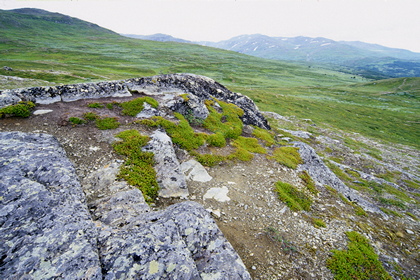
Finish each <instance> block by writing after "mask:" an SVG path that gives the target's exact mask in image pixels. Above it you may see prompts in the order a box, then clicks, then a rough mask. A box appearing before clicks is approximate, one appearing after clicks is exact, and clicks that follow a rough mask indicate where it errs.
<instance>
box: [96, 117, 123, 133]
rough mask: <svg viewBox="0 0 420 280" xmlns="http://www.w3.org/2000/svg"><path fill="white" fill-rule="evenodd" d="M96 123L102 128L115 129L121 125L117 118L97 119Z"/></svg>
mask: <svg viewBox="0 0 420 280" xmlns="http://www.w3.org/2000/svg"><path fill="white" fill-rule="evenodd" d="M95 123H96V127H97V128H98V129H101V130H106V129H115V128H118V127H119V126H120V123H119V122H118V121H117V119H116V118H102V119H96V121H95Z"/></svg>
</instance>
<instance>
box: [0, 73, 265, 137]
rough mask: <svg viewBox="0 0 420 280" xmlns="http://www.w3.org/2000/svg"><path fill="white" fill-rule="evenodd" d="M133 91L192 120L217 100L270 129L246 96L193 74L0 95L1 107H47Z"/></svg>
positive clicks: (202, 115) (203, 115)
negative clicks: (23, 104)
mask: <svg viewBox="0 0 420 280" xmlns="http://www.w3.org/2000/svg"><path fill="white" fill-rule="evenodd" d="M135 92H137V93H143V94H147V95H160V96H163V99H170V101H168V100H166V102H167V103H168V104H169V106H170V108H171V109H172V110H174V111H178V112H180V113H182V114H185V113H187V112H189V111H191V112H192V114H193V115H194V116H195V117H197V118H201V119H204V118H206V117H207V115H208V111H207V109H206V107H205V106H204V103H203V102H204V100H207V99H212V98H217V99H219V100H222V101H225V102H228V103H233V104H235V105H237V106H238V107H240V108H241V109H242V110H243V111H244V115H243V116H242V121H243V123H244V124H250V125H256V126H259V127H261V128H267V129H269V128H270V126H269V124H268V122H267V120H266V119H265V118H264V116H263V115H262V114H261V113H260V111H259V110H258V108H257V106H256V105H255V104H254V102H253V101H252V100H251V99H250V98H249V97H247V96H244V95H242V94H240V93H235V92H231V91H230V90H228V89H227V88H225V87H224V86H222V85H221V84H219V83H217V82H216V81H214V80H212V79H210V78H207V77H204V76H199V75H193V74H169V75H158V76H153V77H145V78H135V79H129V80H124V81H114V82H99V83H84V84H74V85H62V86H51V87H33V88H23V89H13V90H5V91H3V92H0V108H1V107H5V106H7V105H11V104H15V103H17V102H19V101H33V102H36V103H42V104H48V103H54V102H58V101H74V100H78V99H89V98H102V97H122V96H131V95H132V93H135ZM183 94H187V95H189V97H188V100H187V101H185V100H180V101H173V97H174V96H179V95H183Z"/></svg>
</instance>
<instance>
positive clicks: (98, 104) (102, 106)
mask: <svg viewBox="0 0 420 280" xmlns="http://www.w3.org/2000/svg"><path fill="white" fill-rule="evenodd" d="M87 106H88V107H89V108H104V107H105V106H104V105H103V104H101V103H98V102H93V103H89V104H88V105H87Z"/></svg>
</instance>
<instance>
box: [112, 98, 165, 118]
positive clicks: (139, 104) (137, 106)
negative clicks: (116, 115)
mask: <svg viewBox="0 0 420 280" xmlns="http://www.w3.org/2000/svg"><path fill="white" fill-rule="evenodd" d="M144 102H147V103H149V104H150V105H151V106H152V107H153V108H157V107H158V106H159V103H158V102H157V101H156V100H155V99H153V98H151V97H148V96H146V97H139V98H136V99H133V100H130V101H127V102H122V103H120V106H121V107H122V108H123V110H122V112H121V113H122V114H123V115H127V116H132V117H135V116H136V115H137V114H138V113H140V112H141V111H143V109H144Z"/></svg>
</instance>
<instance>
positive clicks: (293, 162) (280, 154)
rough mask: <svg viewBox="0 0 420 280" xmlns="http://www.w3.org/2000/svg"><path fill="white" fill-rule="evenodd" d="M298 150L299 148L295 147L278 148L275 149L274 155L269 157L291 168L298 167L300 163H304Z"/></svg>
mask: <svg viewBox="0 0 420 280" xmlns="http://www.w3.org/2000/svg"><path fill="white" fill-rule="evenodd" d="M298 150H299V148H295V147H280V148H276V149H274V151H273V155H272V156H270V157H268V158H269V159H274V160H276V161H277V162H278V163H280V164H283V165H284V166H287V167H289V168H292V169H296V168H297V166H298V165H299V164H302V163H303V160H302V158H301V157H300V154H299V152H298Z"/></svg>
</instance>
